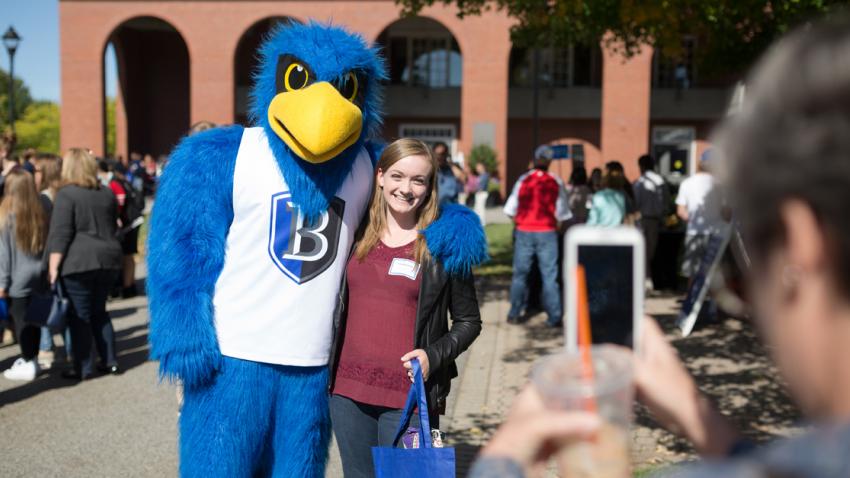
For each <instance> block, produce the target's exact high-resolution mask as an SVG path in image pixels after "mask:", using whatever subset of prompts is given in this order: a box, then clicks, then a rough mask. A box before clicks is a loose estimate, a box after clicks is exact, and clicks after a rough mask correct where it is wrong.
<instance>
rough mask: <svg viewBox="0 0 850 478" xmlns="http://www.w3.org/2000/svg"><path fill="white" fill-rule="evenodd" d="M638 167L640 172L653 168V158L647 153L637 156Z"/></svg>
mask: <svg viewBox="0 0 850 478" xmlns="http://www.w3.org/2000/svg"><path fill="white" fill-rule="evenodd" d="M638 167H639V168H640V173H641V174H643V173H645V172H647V171H653V170H655V158H653V157H652V156H650V155H648V154H644V155H643V156H641V157H639V158H638Z"/></svg>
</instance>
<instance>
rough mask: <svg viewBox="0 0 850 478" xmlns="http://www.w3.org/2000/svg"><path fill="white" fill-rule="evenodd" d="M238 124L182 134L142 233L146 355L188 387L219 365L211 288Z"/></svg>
mask: <svg viewBox="0 0 850 478" xmlns="http://www.w3.org/2000/svg"><path fill="white" fill-rule="evenodd" d="M242 130H243V129H242V127H241V126H232V127H228V128H220V129H213V130H209V131H205V132H202V133H199V134H196V135H194V136H190V137H186V138H184V139H183V140H182V141H181V142H180V144H179V145H178V146H177V148H175V150H174V151H173V152H172V154H171V156H170V158H169V161H168V165H167V166H166V168H165V171H164V173H163V175H162V179H161V180H160V183H159V187H158V188H157V195H156V202H155V203H154V204H155V205H154V209H153V213H152V217H151V222H150V232H149V234H148V246H147V251H148V282H147V291H148V297H149V299H150V300H149V308H150V344H151V358H152V359H154V360H159V373H160V376H161V377H164V378H169V379H174V378H179V379H180V380H182V381H183V384H184V386H186V387H188V388H195V387H199V386H202V385H204V384H206V383H208V382H209V381H210V379H212V377H213V375H214V374H215V372H216V370H217V369H218V367H219V366H220V364H221V351H220V350H219V347H218V339H217V337H216V331H215V319H214V311H213V294H214V291H215V283H216V281H217V280H218V276H219V274H220V273H221V269H222V267H223V266H224V253H225V244H226V239H227V233H228V230H229V228H230V224H231V222H232V221H233V198H232V196H233V171H234V168H235V166H236V155H237V153H238V151H239V143H240V142H241V139H242Z"/></svg>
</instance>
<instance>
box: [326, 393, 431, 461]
mask: <svg viewBox="0 0 850 478" xmlns="http://www.w3.org/2000/svg"><path fill="white" fill-rule="evenodd" d="M330 408H331V426H332V427H333V431H334V436H335V437H336V442H337V445H338V447H339V456H340V459H341V460H342V474H343V476H345V478H373V477H374V476H375V467H374V465H373V463H372V447H373V446H392V442H393V439H395V432H396V430H397V429H398V422H399V420H401V412H402V411H401V410H398V409H395V408H387V407H379V406H377V405H369V404H366V403H360V402H357V401H354V400H352V399H350V398H347V397H343V396H342V395H332V396H331V399H330ZM429 418H430V419H431V420H432V422H431V427H432V428H436V427H437V426H438V425H437V424H436V421H433V420H434V419H435V418H436V416H435V417H429ZM408 426H411V427H418V426H419V417H418V416H417V415H416V413H414V414H413V417H412V418H411V420H410V423H409V424H408ZM399 446H401V445H399Z"/></svg>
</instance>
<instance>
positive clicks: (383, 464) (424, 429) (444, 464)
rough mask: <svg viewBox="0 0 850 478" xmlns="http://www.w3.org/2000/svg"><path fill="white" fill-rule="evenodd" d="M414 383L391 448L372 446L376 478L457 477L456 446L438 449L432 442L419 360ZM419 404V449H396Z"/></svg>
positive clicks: (415, 363) (414, 369)
mask: <svg viewBox="0 0 850 478" xmlns="http://www.w3.org/2000/svg"><path fill="white" fill-rule="evenodd" d="M410 363H411V365H412V368H413V384H412V385H411V386H410V392H409V393H408V394H407V403H406V404H405V405H404V411H403V412H402V414H401V419H400V420H399V423H398V429H397V430H396V434H395V439H394V440H393V444H392V446H391V447H387V446H376V447H372V462H373V463H374V465H375V478H453V477H454V476H455V449H454V448H435V447H434V446H433V444H432V442H431V422H430V420H429V419H428V396H427V395H426V393H425V383H424V382H425V381H424V380H423V378H422V368H421V366H420V365H419V360H417V359H413V360H411V361H410ZM417 406H418V407H419V430H418V432H419V444H420V445H421V446H420V447H419V448H396V446H397V445H398V442H399V440H400V439H401V437H402V435H403V434H404V432H405V430H406V428H405V425H406V424H407V422H408V421H409V420H410V417H411V416H412V415H413V409H414V408H416V407H417Z"/></svg>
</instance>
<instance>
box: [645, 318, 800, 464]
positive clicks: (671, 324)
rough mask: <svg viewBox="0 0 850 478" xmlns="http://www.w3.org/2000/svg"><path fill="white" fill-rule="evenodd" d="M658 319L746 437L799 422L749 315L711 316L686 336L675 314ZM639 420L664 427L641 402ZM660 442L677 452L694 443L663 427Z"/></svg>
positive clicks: (784, 430) (782, 431)
mask: <svg viewBox="0 0 850 478" xmlns="http://www.w3.org/2000/svg"><path fill="white" fill-rule="evenodd" d="M656 319H657V320H658V322H659V324H661V326H662V328H663V329H664V331H665V332H666V333H667V335H668V338H670V340H671V342H672V344H673V345H674V346H675V347H676V349H677V351H678V352H679V355H680V356H681V358H682V360H683V361H684V362H685V364H686V366H687V368H688V370H689V371H690V372H691V374H692V375H693V376H694V379H695V380H696V382H697V385H698V386H699V388H700V390H702V391H703V392H704V393H705V394H706V395H708V396H709V397H710V398H711V400H712V401H713V402H714V403H715V404H716V405H717V406H718V408H719V409H720V410H721V411H722V412H723V414H725V415H726V416H728V417H730V419H731V420H732V421H733V422H734V423H736V424H737V426H738V427H739V429H740V430H741V431H742V433H743V434H744V435H745V436H746V437H747V438H748V439H750V440H753V441H754V442H757V443H763V442H766V441H770V440H773V439H776V438H779V437H782V436H785V435H787V434H788V432H789V430H792V429H795V428H797V427H798V426H799V422H800V420H801V419H802V415H801V413H800V411H799V409H798V408H797V407H796V406H795V405H794V404H793V402H792V401H791V398H790V397H789V395H788V393H787V391H786V388H785V383H784V382H783V380H782V378H781V377H780V375H779V373H778V371H777V369H776V367H775V366H774V365H773V363H772V362H771V361H770V357H769V355H768V353H767V350H766V349H765V347H764V345H762V343H761V342H760V340H759V338H758V337H757V336H756V334H755V331H754V330H753V325H752V323H751V322H750V321H748V320H741V319H737V318H728V317H724V318H720V319H718V320H716V321H713V322H697V329H696V330H695V331H694V332H693V333H692V334H691V335H690V336H688V337H686V338H682V337H681V333H680V332H679V329H678V328H676V317H675V316H670V315H667V316H658V317H656ZM701 320H702V319H701ZM635 421H636V423H637V424H638V425H643V426H646V427H649V428H651V429H659V431H661V427H660V426H659V425H658V424H657V423H656V422H655V420H654V419H653V418H652V417H651V415H650V414H649V413H648V411H647V410H646V409H644V408H642V407H638V409H637V410H636V414H635ZM658 443H659V445H661V446H663V447H665V448H667V449H668V450H669V451H671V452H674V453H685V454H692V453H694V451H693V449H692V447H691V446H690V444H688V443H687V442H686V441H684V440H681V439H679V438H677V437H675V436H674V435H672V434H670V433H667V432H662V433H661V435H660V439H659V440H658Z"/></svg>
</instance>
